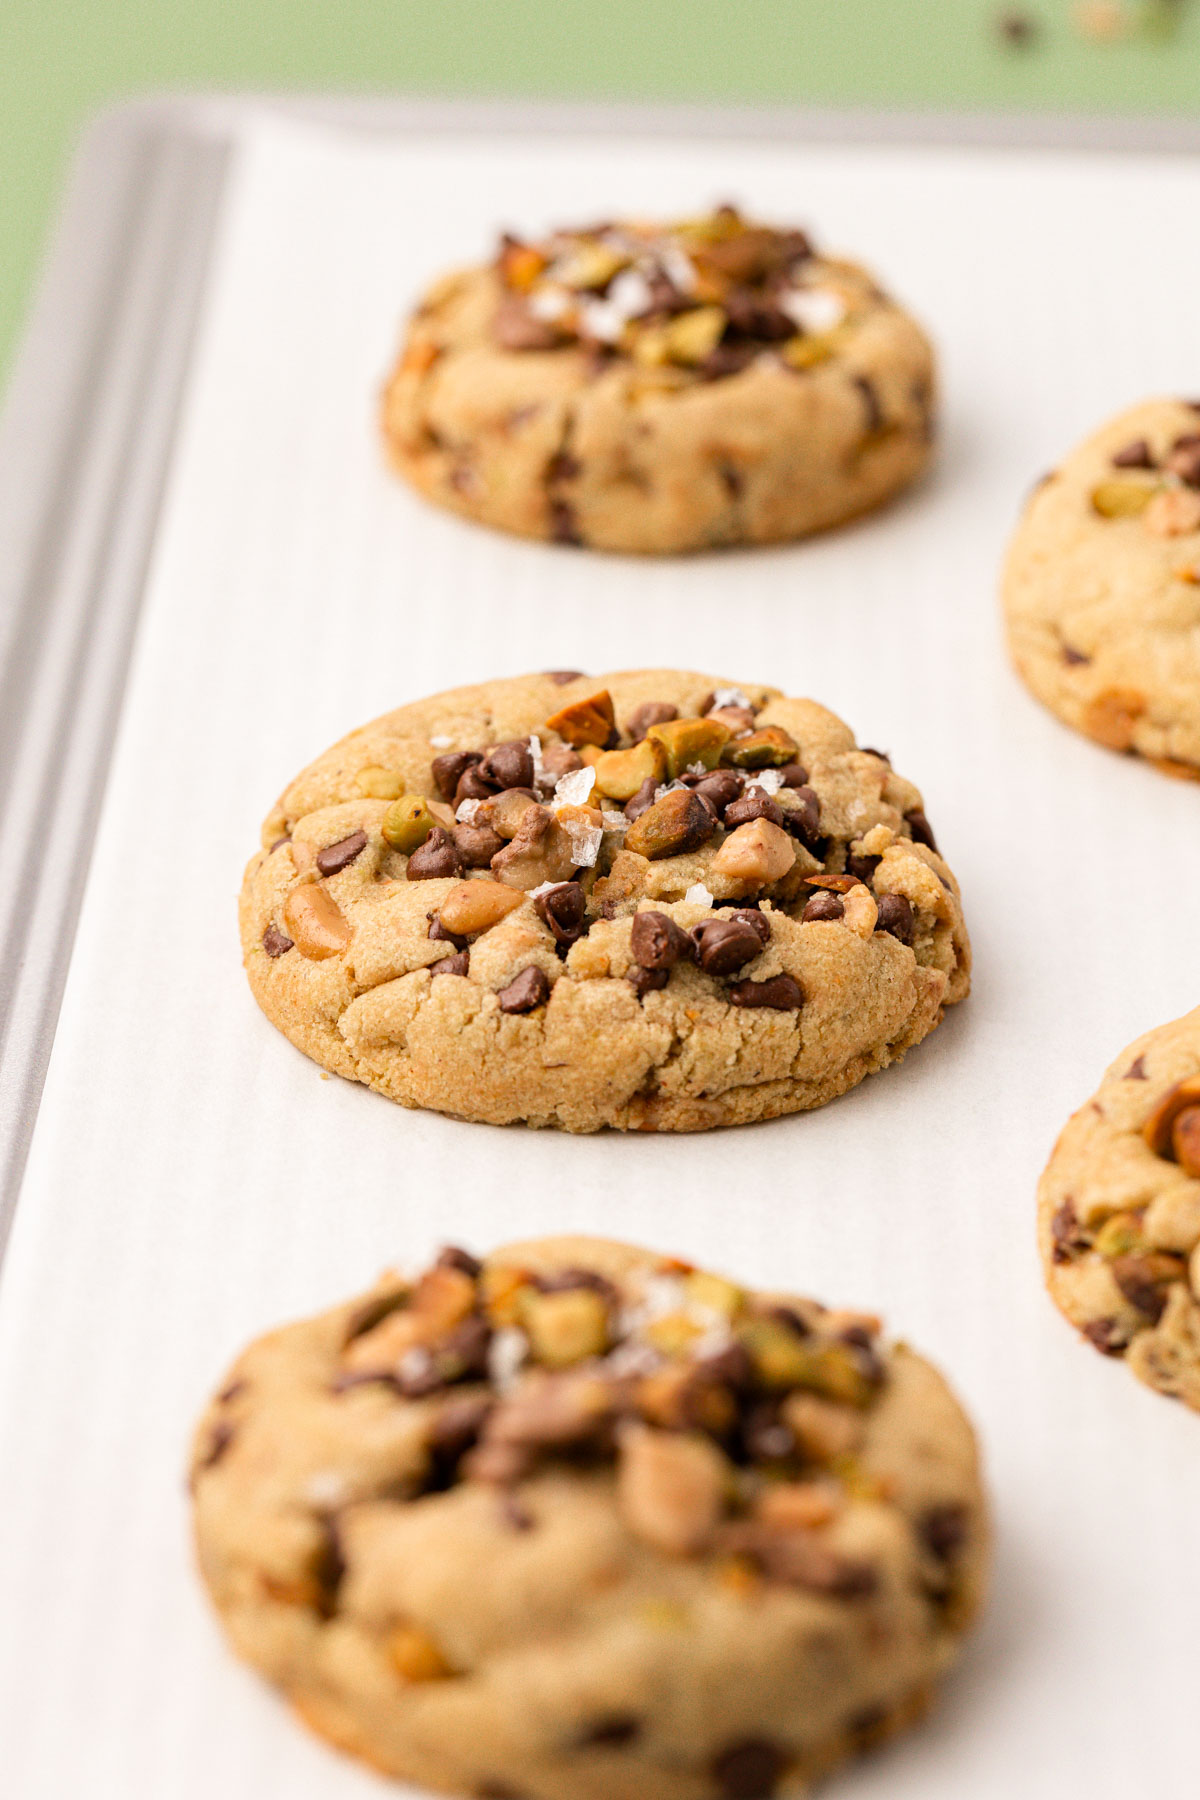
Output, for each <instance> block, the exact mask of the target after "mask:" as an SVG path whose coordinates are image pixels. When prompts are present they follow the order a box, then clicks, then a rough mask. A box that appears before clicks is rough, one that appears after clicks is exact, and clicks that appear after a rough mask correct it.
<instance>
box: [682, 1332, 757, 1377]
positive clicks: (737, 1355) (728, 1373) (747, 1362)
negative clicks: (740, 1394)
mask: <svg viewBox="0 0 1200 1800" xmlns="http://www.w3.org/2000/svg"><path fill="white" fill-rule="evenodd" d="M695 1372H696V1374H697V1375H700V1376H703V1378H704V1380H705V1381H708V1382H717V1383H720V1384H722V1385H723V1386H726V1387H732V1388H745V1387H749V1386H750V1384H751V1382H752V1381H753V1379H754V1362H753V1359H752V1358H751V1355H750V1352H749V1351H748V1350H747V1349H746V1346H745V1345H744V1344H739V1343H737V1342H736V1341H735V1342H734V1343H731V1344H726V1346H725V1348H724V1349H723V1350H710V1351H708V1353H707V1354H706V1355H703V1356H699V1357H697V1358H696V1364H695Z"/></svg>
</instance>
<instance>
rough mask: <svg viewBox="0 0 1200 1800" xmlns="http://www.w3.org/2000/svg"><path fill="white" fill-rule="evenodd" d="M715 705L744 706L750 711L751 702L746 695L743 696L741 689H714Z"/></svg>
mask: <svg viewBox="0 0 1200 1800" xmlns="http://www.w3.org/2000/svg"><path fill="white" fill-rule="evenodd" d="M713 705H714V706H744V707H746V708H747V709H748V708H749V706H750V701H749V700H748V698H747V697H746V695H745V694H743V692H742V690H741V688H714V689H713Z"/></svg>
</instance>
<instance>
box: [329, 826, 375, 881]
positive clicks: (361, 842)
mask: <svg viewBox="0 0 1200 1800" xmlns="http://www.w3.org/2000/svg"><path fill="white" fill-rule="evenodd" d="M366 847H367V834H366V832H365V831H352V832H351V833H350V836H349V837H344V838H340V839H339V840H338V842H337V843H336V844H328V845H327V846H326V847H325V849H324V850H318V852H317V867H318V869H319V870H320V871H321V873H322V875H337V874H339V873H340V871H341V870H342V869H348V868H349V866H350V864H351V863H352V862H353V861H354V859H355V857H356V856H359V855H361V853H362V852H363V851H364V850H365V849H366Z"/></svg>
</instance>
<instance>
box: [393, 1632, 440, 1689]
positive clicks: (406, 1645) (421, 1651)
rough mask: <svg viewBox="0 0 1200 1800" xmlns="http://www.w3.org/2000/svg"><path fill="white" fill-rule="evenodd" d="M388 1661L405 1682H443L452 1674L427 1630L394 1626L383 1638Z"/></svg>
mask: <svg viewBox="0 0 1200 1800" xmlns="http://www.w3.org/2000/svg"><path fill="white" fill-rule="evenodd" d="M387 1654H388V1661H389V1662H390V1663H391V1665H392V1667H393V1669H395V1671H396V1673H397V1675H399V1676H401V1677H402V1678H403V1679H404V1680H405V1681H445V1680H446V1679H447V1677H448V1676H451V1675H453V1674H454V1670H453V1669H452V1668H451V1667H450V1664H449V1663H448V1662H447V1661H446V1659H445V1657H444V1656H443V1655H442V1653H441V1651H440V1650H439V1649H438V1647H437V1645H436V1644H435V1643H434V1641H433V1639H432V1638H431V1637H430V1635H429V1633H428V1632H427V1631H422V1630H421V1628H420V1626H419V1625H397V1626H396V1627H395V1629H394V1630H393V1631H392V1632H390V1633H389V1635H388V1640H387Z"/></svg>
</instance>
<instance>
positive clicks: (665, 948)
mask: <svg viewBox="0 0 1200 1800" xmlns="http://www.w3.org/2000/svg"><path fill="white" fill-rule="evenodd" d="M629 948H630V949H631V950H632V952H633V955H634V959H635V961H637V962H638V963H640V964H641V966H642V968H643V969H673V968H674V967H675V964H676V963H677V962H678V961H679V959H680V957H683V958H684V959H685V960H686V959H687V958H688V957H690V955H691V953H692V947H691V944H690V943H689V942H688V937H687V933H686V932H684V931H681V930H680V928H679V926H678V925H677V924H676V923H675V921H674V919H672V918H670V917H669V915H668V914H667V913H661V912H639V913H634V915H633V920H632V922H631V924H630V927H629Z"/></svg>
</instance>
